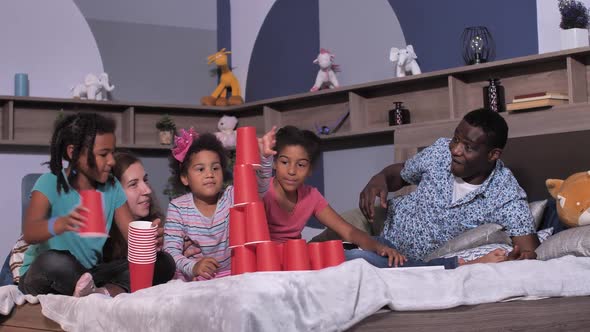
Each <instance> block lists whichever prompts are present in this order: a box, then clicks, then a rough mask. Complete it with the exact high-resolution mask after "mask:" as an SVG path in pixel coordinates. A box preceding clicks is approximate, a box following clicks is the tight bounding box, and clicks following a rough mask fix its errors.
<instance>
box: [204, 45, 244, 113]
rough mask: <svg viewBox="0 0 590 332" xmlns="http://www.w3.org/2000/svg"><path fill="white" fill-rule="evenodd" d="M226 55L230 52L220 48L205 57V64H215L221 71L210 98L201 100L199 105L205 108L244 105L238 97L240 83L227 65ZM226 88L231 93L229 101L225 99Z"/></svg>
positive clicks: (239, 96)
mask: <svg viewBox="0 0 590 332" xmlns="http://www.w3.org/2000/svg"><path fill="white" fill-rule="evenodd" d="M228 54H231V52H230V51H226V50H225V48H222V49H221V50H219V52H216V53H215V54H211V55H210V56H208V57H207V60H208V62H207V64H212V63H215V64H216V65H217V68H218V69H219V70H221V77H220V78H219V85H217V88H215V90H214V91H213V93H212V94H211V95H210V96H206V97H203V98H201V104H203V105H207V106H213V105H215V106H227V105H240V104H243V103H244V99H242V97H241V95H240V83H239V82H238V79H237V78H236V77H235V76H234V74H233V73H232V72H231V70H230V69H229V66H228V65H227V55H228ZM228 88H231V92H232V96H231V97H230V98H229V100H228V99H227V98H226V97H227V89H228Z"/></svg>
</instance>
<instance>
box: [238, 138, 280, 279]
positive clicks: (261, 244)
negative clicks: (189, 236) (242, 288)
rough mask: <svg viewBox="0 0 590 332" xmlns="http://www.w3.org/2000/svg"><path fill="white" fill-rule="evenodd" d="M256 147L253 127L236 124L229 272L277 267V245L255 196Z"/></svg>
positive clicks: (256, 187) (258, 154)
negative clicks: (237, 125) (238, 126)
mask: <svg viewBox="0 0 590 332" xmlns="http://www.w3.org/2000/svg"><path fill="white" fill-rule="evenodd" d="M259 167H260V151H259V149H258V139H257V138H256V128H255V127H240V128H238V129H237V138H236V163H235V166H234V206H233V207H231V208H230V214H229V246H230V248H231V250H232V253H231V256H232V258H231V274H232V275H237V274H242V273H246V272H255V271H280V270H281V266H280V261H279V253H278V247H277V246H276V244H275V243H273V242H271V241H270V234H269V232H268V223H267V221H266V213H265V211H264V203H263V202H262V201H261V200H260V197H259V196H258V184H257V181H256V173H255V169H257V168H259Z"/></svg>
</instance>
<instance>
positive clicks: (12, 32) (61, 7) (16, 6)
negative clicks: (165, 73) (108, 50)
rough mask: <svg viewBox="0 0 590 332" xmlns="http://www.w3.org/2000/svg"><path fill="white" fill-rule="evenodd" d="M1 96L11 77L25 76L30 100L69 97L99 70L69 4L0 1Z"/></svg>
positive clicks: (10, 88)
mask: <svg viewBox="0 0 590 332" xmlns="http://www.w3.org/2000/svg"><path fill="white" fill-rule="evenodd" d="M0 45H2V52H0V95H13V94H14V74H15V73H17V72H24V73H28V74H29V94H30V95H31V96H39V97H62V98H66V97H70V96H71V92H70V88H71V87H72V86H73V85H74V84H76V83H78V82H81V81H82V80H83V79H84V76H85V75H86V74H87V73H89V72H102V71H103V65H102V60H101V58H100V53H99V52H98V47H97V45H96V41H95V40H94V36H93V35H92V33H91V32H90V28H89V27H88V23H87V22H86V20H85V19H84V17H83V16H82V14H81V13H80V10H78V7H76V5H75V4H74V2H73V1H72V0H52V1H43V0H0Z"/></svg>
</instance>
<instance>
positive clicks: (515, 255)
mask: <svg viewBox="0 0 590 332" xmlns="http://www.w3.org/2000/svg"><path fill="white" fill-rule="evenodd" d="M523 259H537V253H536V252H534V251H531V250H522V251H521V250H520V247H519V246H518V245H514V249H513V250H512V251H511V252H510V253H509V254H508V260H509V261H514V260H523Z"/></svg>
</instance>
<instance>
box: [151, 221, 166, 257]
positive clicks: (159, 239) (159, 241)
mask: <svg viewBox="0 0 590 332" xmlns="http://www.w3.org/2000/svg"><path fill="white" fill-rule="evenodd" d="M152 226H157V227H158V229H156V250H161V249H162V246H163V245H164V227H162V221H161V220H160V218H157V219H156V220H154V221H152Z"/></svg>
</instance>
